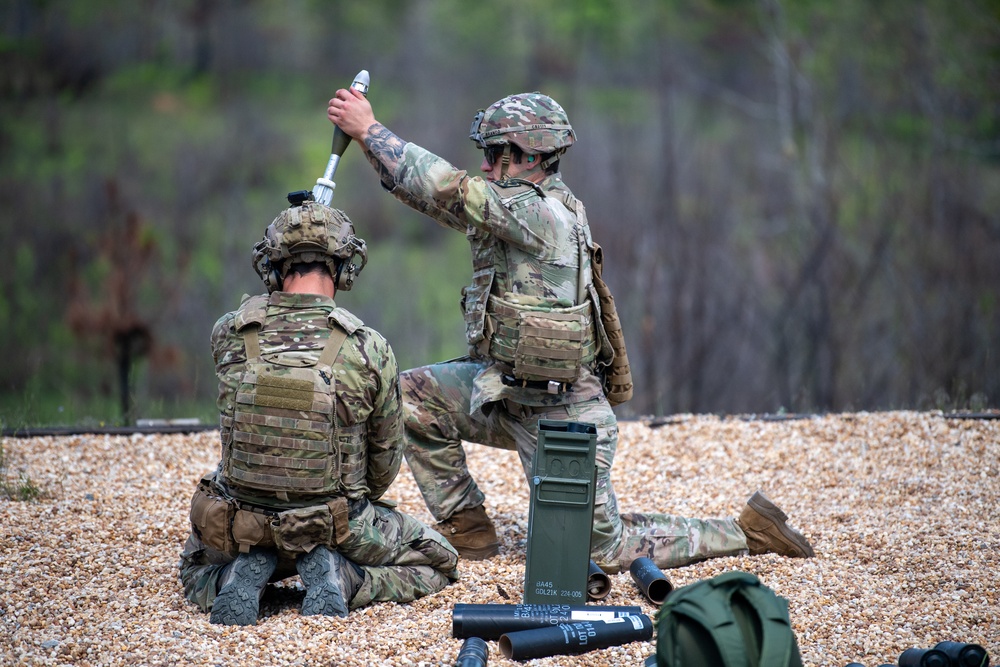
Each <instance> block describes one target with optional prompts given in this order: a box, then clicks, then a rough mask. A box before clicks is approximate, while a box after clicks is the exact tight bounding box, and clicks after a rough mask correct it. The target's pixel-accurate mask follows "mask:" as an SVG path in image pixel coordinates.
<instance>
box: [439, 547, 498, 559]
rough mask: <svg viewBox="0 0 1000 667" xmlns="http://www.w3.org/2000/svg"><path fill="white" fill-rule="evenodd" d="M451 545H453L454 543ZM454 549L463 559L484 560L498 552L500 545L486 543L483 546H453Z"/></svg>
mask: <svg viewBox="0 0 1000 667" xmlns="http://www.w3.org/2000/svg"><path fill="white" fill-rule="evenodd" d="M451 546H453V547H455V545H454V544H452V545H451ZM455 551H457V552H458V555H459V556H460V557H462V558H464V559H465V560H486V559H487V558H493V557H494V556H496V555H498V554H499V553H500V545H499V544H488V545H486V546H485V547H455Z"/></svg>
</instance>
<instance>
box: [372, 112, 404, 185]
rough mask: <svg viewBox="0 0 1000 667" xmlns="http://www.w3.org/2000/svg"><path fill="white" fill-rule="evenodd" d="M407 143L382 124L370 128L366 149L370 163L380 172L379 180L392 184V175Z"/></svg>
mask: <svg viewBox="0 0 1000 667" xmlns="http://www.w3.org/2000/svg"><path fill="white" fill-rule="evenodd" d="M405 147H406V142H405V141H403V140H402V139H400V138H399V137H397V136H396V135H395V134H393V133H392V132H390V131H389V129H388V128H386V127H385V126H384V125H382V124H381V123H375V124H373V125H372V126H371V127H369V128H368V136H367V137H366V138H365V148H367V149H368V150H367V151H366V152H367V153H368V161H369V162H371V163H372V166H373V167H375V170H376V171H377V172H378V175H379V178H381V179H382V181H384V182H386V183H392V182H393V180H394V179H393V177H392V175H393V174H394V173H395V172H396V167H398V166H399V160H400V158H402V157H403V149H404V148H405Z"/></svg>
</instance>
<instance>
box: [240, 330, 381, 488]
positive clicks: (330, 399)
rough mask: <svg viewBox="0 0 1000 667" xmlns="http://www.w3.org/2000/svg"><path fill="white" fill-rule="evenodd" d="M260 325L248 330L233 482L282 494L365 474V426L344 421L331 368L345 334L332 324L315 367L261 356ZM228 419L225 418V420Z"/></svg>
mask: <svg viewBox="0 0 1000 667" xmlns="http://www.w3.org/2000/svg"><path fill="white" fill-rule="evenodd" d="M258 330H259V326H250V327H247V328H246V329H245V330H244V332H243V340H244V346H245V348H246V352H247V366H246V371H245V372H244V373H243V376H242V379H241V383H240V387H239V390H238V391H237V393H236V406H235V407H234V410H233V413H232V416H231V418H230V419H231V420H232V421H231V423H232V438H231V441H230V446H229V448H228V456H227V457H226V461H225V475H226V477H227V478H228V480H229V481H230V483H232V484H234V485H236V486H240V487H244V488H247V489H251V490H253V491H257V492H259V491H270V492H274V493H276V494H278V495H279V496H281V495H282V494H285V493H288V492H295V493H299V494H303V493H305V494H331V493H337V492H340V491H341V490H343V488H344V487H345V485H346V484H347V483H348V482H347V480H348V479H349V480H350V484H352V485H353V484H357V480H358V478H359V477H360V478H362V479H363V468H364V465H365V461H364V457H363V456H359V455H358V454H359V452H363V451H364V438H365V425H364V424H355V425H351V426H347V427H344V426H339V425H338V424H337V417H336V373H334V372H333V369H332V366H333V363H334V362H335V361H336V359H337V355H338V354H339V351H340V348H341V346H342V345H343V343H344V341H345V340H346V339H347V333H346V331H344V330H343V329H342V328H341V327H339V326H333V327H332V328H331V330H330V337H329V339H328V340H327V342H326V345H325V346H324V348H323V350H322V352H321V354H320V356H319V360H318V361H317V362H316V364H315V365H314V366H311V367H289V366H281V365H279V364H272V363H267V362H265V361H263V359H262V358H261V351H260V342H259V338H258ZM224 421H226V420H224Z"/></svg>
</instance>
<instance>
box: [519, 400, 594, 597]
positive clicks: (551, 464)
mask: <svg viewBox="0 0 1000 667" xmlns="http://www.w3.org/2000/svg"><path fill="white" fill-rule="evenodd" d="M596 451H597V427H596V426H595V425H594V424H588V423H585V422H572V421H556V420H550V419H541V420H539V421H538V448H537V450H536V452H535V460H534V461H533V462H532V478H531V502H530V505H529V508H528V549H527V563H526V564H525V569H524V603H525V604H577V605H581V604H585V603H586V602H587V580H588V576H589V572H590V536H591V532H592V530H593V525H594V496H595V494H596V491H597V489H596V487H597V467H596V463H595V459H596Z"/></svg>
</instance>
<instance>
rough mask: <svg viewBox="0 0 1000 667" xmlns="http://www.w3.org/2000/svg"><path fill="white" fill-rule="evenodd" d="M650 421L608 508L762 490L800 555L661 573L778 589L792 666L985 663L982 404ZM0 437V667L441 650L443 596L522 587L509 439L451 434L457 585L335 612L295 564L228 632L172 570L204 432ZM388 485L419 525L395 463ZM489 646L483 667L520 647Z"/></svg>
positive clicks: (428, 655) (991, 641)
mask: <svg viewBox="0 0 1000 667" xmlns="http://www.w3.org/2000/svg"><path fill="white" fill-rule="evenodd" d="M663 422H666V423H663ZM657 423H663V425H660V426H654V427H650V425H649V423H648V422H626V423H623V424H622V425H621V427H622V437H621V445H620V448H619V452H618V460H617V461H616V465H615V473H616V475H615V484H616V488H617V491H618V494H619V499H620V501H621V506H622V508H623V510H624V511H630V510H632V511H642V510H656V511H664V512H671V513H675V514H683V515H688V516H700V517H713V516H730V515H734V514H736V513H738V512H739V511H740V509H741V507H742V505H743V503H744V502H745V501H746V499H747V498H748V497H749V496H750V494H751V493H752V492H753V491H754V490H755V489H763V490H764V491H765V492H766V493H767V494H768V495H769V496H770V497H771V498H772V499H773V500H775V501H776V502H777V503H778V504H779V505H780V506H781V507H782V508H783V509H785V511H786V512H787V513H788V514H789V515H790V516H791V523H792V524H793V525H794V526H796V527H798V528H800V529H801V530H802V531H803V532H804V533H805V534H806V535H807V536H808V537H809V539H810V540H811V541H812V543H813V546H814V547H815V549H816V553H817V556H816V558H813V559H809V560H799V559H786V558H781V557H777V556H772V555H767V556H757V557H743V558H721V559H715V560H712V561H708V562H704V563H700V564H697V565H692V566H688V567H685V568H680V569H676V570H670V571H669V572H667V574H668V576H669V577H670V579H671V581H672V582H673V583H674V585H675V586H682V585H684V584H688V583H691V582H694V581H696V580H698V579H703V578H707V577H711V576H714V575H716V574H719V573H721V572H724V571H726V570H732V569H740V570H745V571H747V572H751V573H753V574H756V575H757V576H759V577H760V578H761V579H762V580H763V582H764V583H765V584H767V585H768V586H770V587H771V588H773V589H774V590H775V591H776V592H778V593H779V594H780V595H783V596H785V597H787V598H788V599H789V600H790V602H791V615H792V622H793V625H794V628H795V631H796V635H797V637H798V640H799V644H800V646H801V650H802V656H803V660H804V663H805V664H806V665H811V666H819V665H830V666H837V667H843V665H845V664H846V663H848V662H850V661H858V662H861V663H863V664H865V665H868V666H869V667H874V666H875V665H879V664H882V663H887V662H888V663H892V662H895V660H896V658H897V657H898V656H899V654H900V653H901V652H902V651H903V650H905V649H907V648H910V647H914V646H919V647H929V646H931V645H933V644H934V643H936V642H938V641H942V640H959V641H974V642H977V643H980V644H982V645H983V646H985V647H986V649H987V650H988V651H989V652H990V654H991V657H992V658H993V662H1000V593H998V585H997V581H998V575H997V572H998V571H1000V475H998V471H1000V420H981V419H978V420H977V419H950V418H946V417H945V416H944V415H942V414H940V413H917V412H890V413H875V414H868V413H859V414H844V415H830V416H824V417H815V418H810V419H801V420H789V421H781V422H774V421H754V420H745V419H740V418H735V417H730V418H718V417H714V416H694V415H675V416H672V417H670V418H669V419H666V420H658V421H657ZM2 445H3V450H4V453H5V456H6V460H7V466H8V470H7V473H8V475H13V476H14V477H15V478H16V476H17V474H18V473H21V472H23V473H24V474H26V475H27V476H28V478H30V479H31V481H33V482H34V483H35V484H37V485H38V486H39V487H41V488H42V490H43V491H44V492H45V494H46V497H45V498H43V499H42V500H40V501H38V502H17V501H11V500H0V520H2V525H3V529H2V530H0V664H3V665H83V666H86V665H167V664H170V665H174V664H180V665H206V666H216V665H219V666H225V667H230V666H232V667H236V666H240V667H243V666H246V667H250V666H255V665H261V666H271V665H452V664H453V661H454V658H455V656H456V655H457V653H458V650H459V648H460V647H461V644H462V640H460V639H454V638H452V637H451V611H452V608H453V606H454V605H455V604H456V603H460V602H464V603H490V602H492V603H515V602H518V601H520V598H521V593H522V584H523V576H524V557H523V545H524V539H525V533H526V522H527V506H528V492H527V486H526V484H525V482H524V480H523V479H522V473H521V467H520V464H519V463H518V461H517V458H516V455H515V454H514V453H509V452H502V451H496V450H490V449H487V448H484V447H470V465H471V466H472V468H473V471H474V472H477V473H478V474H479V477H480V483H481V485H482V486H483V488H484V490H485V492H486V493H487V509H488V510H489V511H490V513H491V514H492V515H493V516H494V517H495V520H496V522H497V524H498V529H499V532H500V535H501V540H502V543H503V544H502V552H501V556H500V557H497V558H494V559H492V560H489V561H480V562H468V563H463V564H462V566H461V569H462V574H463V578H462V579H461V580H460V581H459V582H458V583H456V584H454V585H453V586H450V587H449V588H447V589H446V590H444V591H442V592H441V593H439V594H437V595H433V596H430V597H427V598H424V599H422V600H418V601H417V602H415V603H412V604H407V605H396V604H379V605H373V606H370V607H368V608H365V609H362V610H358V611H355V612H352V613H351V615H350V616H349V617H348V618H346V619H337V618H323V617H320V618H317V617H301V616H299V611H298V607H299V603H300V602H301V598H302V595H303V593H302V590H301V588H300V587H299V586H298V584H297V580H294V579H293V580H288V581H287V582H286V583H285V584H284V585H282V586H280V587H275V588H274V589H272V590H271V591H269V593H268V594H267V596H266V597H265V599H264V604H263V607H262V611H263V618H262V619H261V621H260V622H259V623H258V624H257V625H256V626H254V627H249V628H228V627H219V626H214V625H212V624H210V623H209V622H208V617H207V615H205V614H202V613H201V612H199V611H198V610H197V609H196V608H195V607H194V606H193V605H191V604H188V603H187V602H186V601H185V600H184V598H183V595H182V592H181V587H180V584H179V581H178V578H177V561H178V554H179V552H180V549H181V546H182V544H183V542H184V539H185V538H186V536H187V532H188V519H187V512H188V503H189V500H190V496H191V492H192V490H193V488H194V485H195V482H196V481H197V480H198V479H199V477H200V476H201V475H202V474H203V473H204V472H206V471H207V470H209V469H211V468H213V467H214V465H215V463H216V460H217V456H218V445H217V434H216V433H214V432H207V433H201V434H194V435H157V436H150V435H134V436H104V435H85V436H72V437H58V438H56V437H39V438H25V439H17V438H4V439H3V441H2ZM487 474H489V475H490V477H486V475H487ZM389 495H390V496H391V497H393V498H395V499H398V500H400V501H401V507H402V508H403V509H404V510H406V511H408V512H410V513H411V514H413V515H415V516H417V517H419V518H421V519H423V520H425V521H431V518H430V516H429V514H427V512H426V510H425V509H424V506H423V502H422V500H421V499H420V497H419V495H418V493H417V491H416V489H415V487H414V485H413V483H412V479H411V476H410V473H409V470H408V469H406V466H405V464H404V467H403V470H402V471H401V472H400V475H399V478H398V480H397V481H396V483H395V485H394V486H393V488H392V489H391V490H390V492H389ZM612 583H613V589H612V592H611V594H610V595H609V596H608V597H607V598H606V599H605V600H603V601H602V604H613V605H619V604H632V605H640V606H642V607H643V609H644V610H646V611H647V612H650V613H652V612H653V610H654V609H653V606H652V605H651V604H650V603H648V602H647V601H646V600H645V599H644V598H643V597H642V596H641V595H640V594H639V592H638V589H637V588H636V587H635V585H634V584H633V583H632V581H631V579H630V578H629V575H628V574H627V573H624V574H619V575H614V576H612ZM488 644H489V649H490V659H489V664H490V665H515V664H522V663H517V662H514V661H511V660H507V659H505V658H504V657H503V656H502V655H501V653H500V651H499V648H498V645H497V642H495V641H491V642H489V643H488ZM652 650H653V644H652V642H638V643H633V644H629V645H626V646H620V647H614V648H609V649H604V650H600V651H594V652H591V653H588V654H584V655H579V656H555V657H551V658H544V659H539V660H535V661H531V662H530V663H528V664H531V665H537V666H539V667H542V666H547V665H641V664H642V661H643V659H644V658H645V657H646V656H647V655H649V654H650V653H651V652H652Z"/></svg>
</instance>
